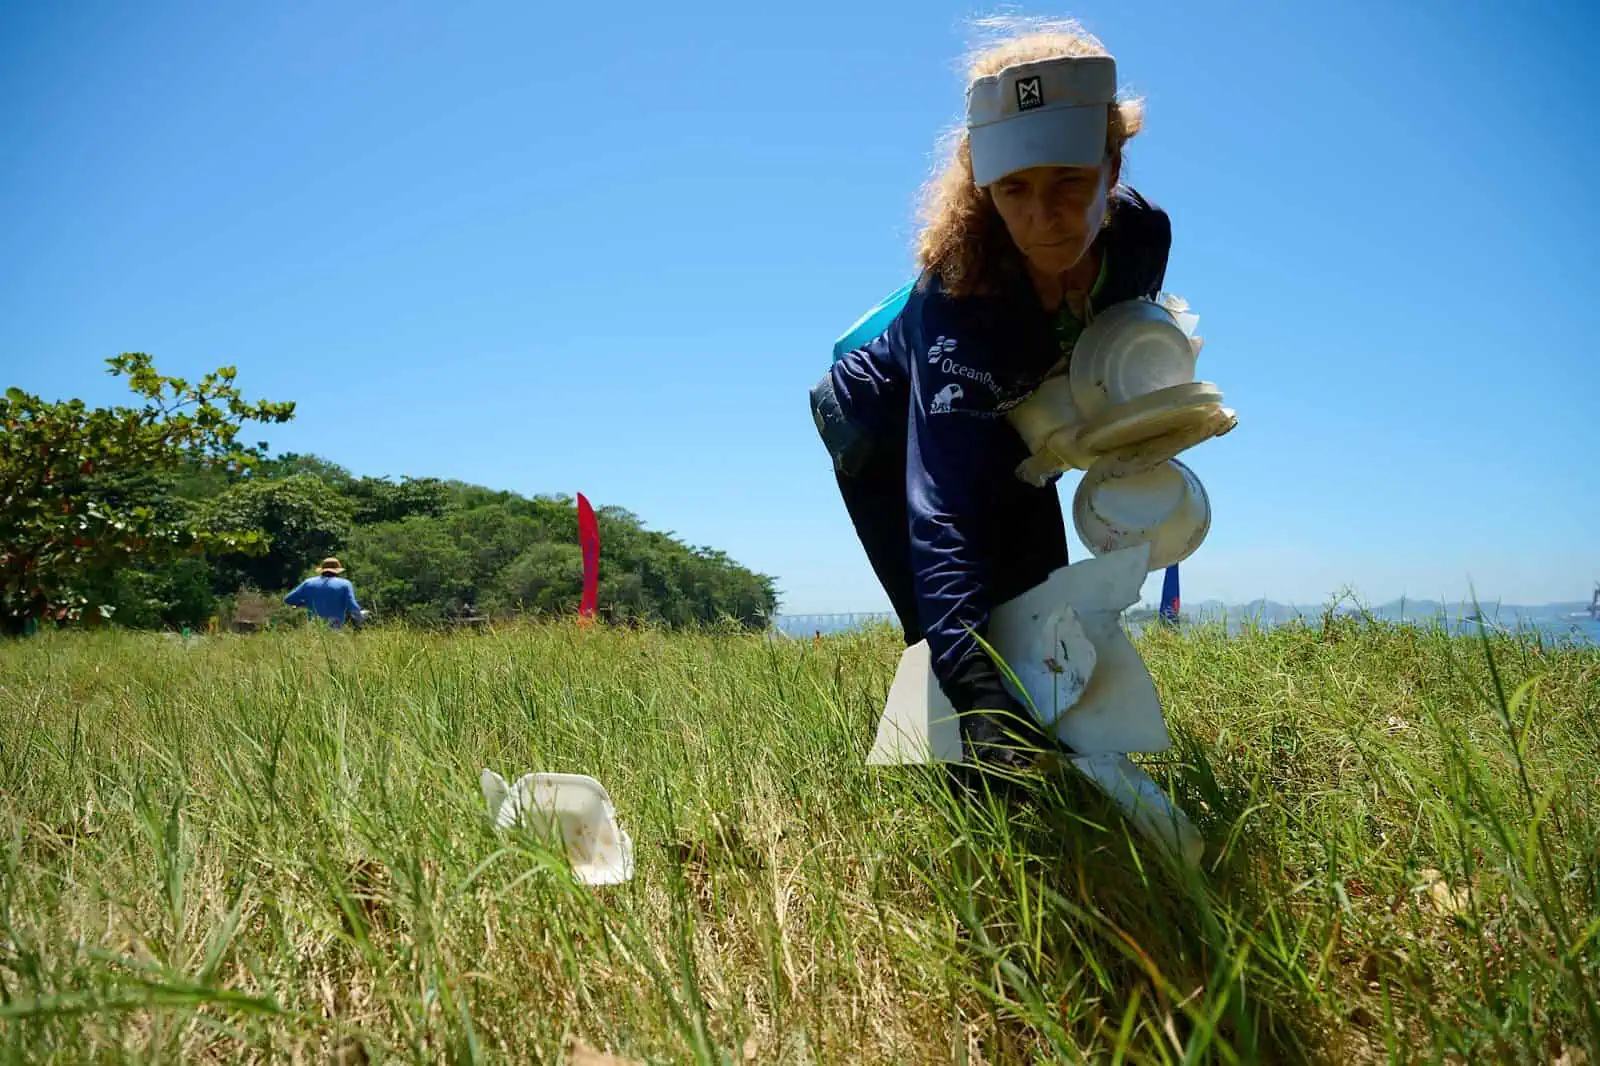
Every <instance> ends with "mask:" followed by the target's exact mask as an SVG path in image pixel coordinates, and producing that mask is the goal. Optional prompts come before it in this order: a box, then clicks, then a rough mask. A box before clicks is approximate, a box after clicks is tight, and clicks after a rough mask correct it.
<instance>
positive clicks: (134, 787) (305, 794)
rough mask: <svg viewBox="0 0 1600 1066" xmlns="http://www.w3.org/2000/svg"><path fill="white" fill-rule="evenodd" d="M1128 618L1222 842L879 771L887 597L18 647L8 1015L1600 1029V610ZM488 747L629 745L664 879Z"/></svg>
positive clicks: (1498, 1037)
mask: <svg viewBox="0 0 1600 1066" xmlns="http://www.w3.org/2000/svg"><path fill="white" fill-rule="evenodd" d="M1140 642H1141V646H1142V648H1143V650H1144V652H1145V654H1146V657H1147V659H1148V661H1149V663H1150V665H1151V669H1152V672H1153V673H1154V674H1155V677H1156V681H1157V684H1158V686H1159V688H1160V690H1161V692H1162V694H1163V698H1164V700H1165V702H1166V705H1167V709H1168V717H1169V722H1170V724H1171V726H1172V731H1173V735H1174V740H1175V746H1174V748H1173V750H1172V751H1170V752H1168V753H1165V754H1163V755H1160V756H1154V757H1151V758H1149V759H1146V760H1144V761H1145V763H1146V765H1147V767H1150V768H1151V769H1152V772H1153V773H1155V774H1157V775H1158V777H1160V778H1161V779H1162V780H1163V781H1164V782H1167V783H1169V784H1170V785H1171V787H1172V788H1173V790H1174V792H1175V794H1176V796H1177V797H1178V799H1179V800H1180V802H1182V803H1183V804H1184V806H1185V807H1186V808H1187V809H1188V811H1189V812H1190V813H1191V815H1192V816H1193V817H1194V819H1195V821H1196V822H1197V824H1198V825H1199V826H1200V828H1201V830H1202V831H1203V832H1204V834H1205V836H1206V839H1207V845H1208V850H1207V856H1206V868H1205V870H1204V871H1203V872H1202V873H1201V874H1199V875H1198V876H1186V875H1185V874H1184V873H1182V872H1181V871H1176V870H1172V869H1170V868H1167V867H1166V866H1165V865H1163V863H1162V860H1161V856H1160V854H1159V853H1158V852H1155V851H1154V850H1153V849H1151V848H1149V847H1147V846H1145V845H1144V844H1143V843H1142V842H1141V841H1140V840H1139V839H1138V838H1137V837H1136V836H1134V834H1133V833H1132V831H1131V829H1130V828H1129V827H1128V826H1127V825H1126V823H1124V822H1123V821H1122V820H1121V819H1120V818H1119V817H1118V816H1117V815H1116V814H1115V812H1114V811H1113V810H1112V809H1110V808H1109V807H1108V805H1107V804H1106V803H1105V802H1103V801H1102V800H1101V799H1100V798H1099V797H1098V796H1097V795H1096V794H1095V793H1093V792H1092V791H1091V790H1089V789H1088V788H1086V787H1083V786H1080V785H1079V784H1078V783H1076V782H1075V781H1074V780H1071V779H1064V780H1059V781H1052V782H1050V783H1049V784H1048V785H1047V786H1046V787H1044V788H1043V789H1042V790H1041V791H1040V793H1039V795H1038V797H1037V798H1036V799H1035V800H1034V801H1033V802H1031V803H1027V804H1023V805H1020V806H1017V807H1014V808H1008V807H1006V806H1004V805H1002V804H1001V803H999V802H993V803H989V802H961V801H957V800H956V799H954V798H953V797H952V796H951V794H950V793H949V791H948V790H947V789H945V788H944V787H942V786H941V784H940V783H939V780H938V778H937V777H936V776H935V775H934V774H933V773H932V772H931V771H926V770H924V769H921V768H899V769H895V770H869V769H867V768H866V767H865V766H864V765H863V759H864V756H865V754H866V752H867V750H868V748H869V747H870V745H871V741H872V736H873V731H874V728H875V723H876V719H877V712H878V709H879V706H880V703H881V700H882V698H883V695H884V693H885V692H886V690H887V687H888V683H889V679H890V677H891V675H892V671H893V666H894V663H895V659H896V654H897V650H898V649H897V648H896V646H895V644H894V639H893V636H892V635H891V634H889V633H887V632H886V631H885V632H878V633H873V634H868V635H861V636H854V637H840V638H834V639H829V640H824V641H822V642H821V643H820V644H813V643H812V642H810V641H799V642H783V641H778V642H773V641H768V640H766V639H764V638H762V637H755V636H739V635H726V634H723V635H719V634H710V633H707V634H699V635H668V634H662V633H651V632H626V631H605V630H580V629H578V628H576V627H571V626H556V625H552V626H543V627H527V628H516V629H510V630H504V631H500V632H497V633H488V634H480V635H473V636H454V637H452V636H442V635H429V634H424V633H419V632H409V631H404V630H372V631H368V632H365V633H359V634H343V635H341V634H332V633H326V632H317V631H310V630H308V631H300V632H290V633H278V634H270V635H260V636H253V637H228V636H225V637H215V638H209V639H204V640H200V641H195V642H192V643H190V644H187V645H185V644H183V643H180V642H179V641H177V640H173V639H167V638H162V637H159V636H154V635H140V634H128V633H121V634H119V633H102V634H97V635H92V636H71V635H47V636H44V637H40V638H37V639H33V640H29V641H24V642H17V643H12V644H9V645H4V646H0V829H3V837H0V1000H3V1002H0V1058H3V1059H4V1060H5V1061H26V1062H30V1063H43V1062H62V1063H65V1062H118V1061H138V1062H157V1061H161V1062H178V1061H183V1062H201V1063H207V1062H217V1063H222V1062H229V1063H231V1062H267V1061H273V1062H307V1063H313V1062H332V1061H339V1062H362V1061H371V1062H379V1061H398V1062H518V1063H526V1062H542V1063H556V1062H563V1061H567V1054H568V1052H567V1050H565V1049H566V1048H567V1047H568V1041H569V1039H571V1038H575V1037H576V1038H582V1040H583V1041H585V1042H586V1043H587V1044H588V1045H592V1046H594V1047H600V1048H606V1049H609V1050H611V1051H612V1052H614V1053H616V1054H618V1055H625V1056H627V1057H628V1059H629V1060H640V1061H648V1062H696V1063H720V1062H735V1063H742V1062H747V1061H748V1062H759V1063H797V1064H798V1063H813V1062H814V1063H934V1062H938V1063H979V1062H984V1063H1002V1062H1019V1063H1020V1062H1055V1061H1061V1062H1082V1061H1090V1062H1111V1063H1177V1062H1219V1063H1233V1062H1297V1061H1327V1062H1337V1063H1341V1064H1356V1063H1366V1062H1384V1061H1387V1062H1471V1063H1486V1062H1523V1063H1530V1064H1532V1063H1550V1062H1554V1061H1557V1059H1558V1056H1566V1057H1565V1059H1564V1061H1566V1062H1569V1063H1574V1062H1578V1061H1582V1058H1581V1056H1582V1055H1583V1054H1584V1053H1585V1052H1586V1053H1587V1055H1588V1058H1589V1061H1592V1062H1600V1016H1597V1013H1596V1007H1595V998H1596V995H1597V992H1600V947H1597V944H1596V940H1597V936H1600V828H1597V818H1596V817H1595V815H1596V813H1597V811H1596V808H1595V803H1596V801H1597V799H1600V780H1597V776H1600V758H1597V753H1600V723H1597V714H1596V712H1597V711H1600V651H1597V650H1595V649H1588V650H1582V649H1575V648H1563V647H1552V646H1548V645H1540V644H1539V643H1537V642H1536V641H1534V640H1531V639H1528V638H1520V637H1506V636H1499V637H1494V638H1491V639H1489V640H1488V641H1487V642H1484V641H1480V640H1475V639H1462V638H1452V637H1449V636H1446V635H1444V634H1442V633H1432V632H1424V631H1419V630H1414V629H1407V628H1399V627H1383V626H1375V625H1374V626H1367V625H1360V624H1356V623H1352V622H1330V623H1329V624H1328V625H1327V626H1326V627H1323V628H1311V629H1283V630H1276V631H1249V632H1246V633H1244V634H1241V635H1238V636H1234V637H1228V636H1226V635H1225V634H1223V633H1221V632H1220V631H1217V630H1208V629H1200V630H1196V631H1193V632H1187V633H1184V634H1181V635H1174V634H1169V633H1164V632H1153V633H1150V634H1148V635H1146V636H1144V637H1142V638H1141V641H1140ZM1491 653H1492V654H1491ZM486 766H487V767H490V768H493V769H495V770H498V771H499V772H501V773H502V774H504V775H505V776H506V777H507V778H512V777H514V776H516V775H518V774H521V773H523V772H526V771H528V770H532V769H543V770H558V771H577V772H584V773H590V774H593V775H595V776H596V777H598V778H599V779H600V780H601V781H602V782H604V784H605V785H606V786H607V788H608V789H609V790H610V791H611V793H612V795H613V797H614V799H615V800H616V803H617V807H618V811H619V816H620V818H621V819H622V821H623V824H624V827H625V828H626V829H627V830H628V831H629V833H630V834H631V835H632V837H633V839H634V842H635V854H636V860H637V874H636V877H635V879H634V880H633V881H632V882H631V883H629V884H627V885H624V886H620V887H617V888H611V889H601V890H592V889H587V888H583V887H580V886H577V885H575V884H573V883H572V882H571V881H570V879H569V878H567V877H566V876H565V875H564V872H563V871H564V868H563V866H562V863H561V860H560V858H559V857H557V856H554V855H552V854H550V853H548V852H547V851H544V850H543V849H542V848H541V846H540V844H539V843H538V842H537V841H536V840H534V839H531V838H528V837H526V836H522V835H519V834H510V835H503V834H496V833H495V831H494V830H493V829H492V827H491V826H490V825H489V824H488V815H487V811H486V810H485V809H484V807H483V801H482V799H481V796H480V794H479V791H478V784H477V778H478V773H479V771H480V770H481V769H482V768H484V767H486Z"/></svg>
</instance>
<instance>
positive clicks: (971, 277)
mask: <svg viewBox="0 0 1600 1066" xmlns="http://www.w3.org/2000/svg"><path fill="white" fill-rule="evenodd" d="M978 25H979V27H980V28H981V29H983V30H987V31H989V32H990V33H991V34H995V35H996V36H997V37H998V38H999V39H998V40H995V41H994V42H993V43H990V44H988V45H986V46H984V47H981V48H980V49H978V50H976V51H975V52H973V53H972V55H971V56H970V57H969V59H968V62H967V81H968V84H970V83H972V82H974V81H976V80H977V79H979V78H984V77H989V76H991V75H995V74H998V73H1000V71H1002V70H1004V69H1005V68H1007V67H1011V66H1016V65H1018V64H1020V63H1033V62H1038V61H1039V60H1043V59H1057V58H1060V57H1063V56H1103V55H1107V54H1109V53H1108V52H1107V51H1106V47H1105V45H1103V44H1101V43H1100V40H1099V38H1097V37H1095V36H1094V35H1093V34H1091V33H1089V32H1088V31H1087V30H1085V29H1084V28H1083V27H1082V26H1081V25H1079V24H1078V23H1077V22H1076V21H1075V20H1071V19H1018V18H995V19H983V20H980V21H979V23H978ZM1143 126H1144V102H1143V101H1142V100H1139V99H1137V98H1134V97H1127V96H1124V95H1122V94H1118V97H1117V102H1116V103H1115V104H1113V105H1112V106H1111V114H1110V117H1109V121H1108V122H1107V125H1106V149H1107V151H1108V152H1109V153H1110V158H1111V166H1112V177H1113V180H1115V178H1116V175H1118V174H1119V173H1120V172H1121V170H1122V149H1123V146H1124V145H1126V144H1127V143H1128V141H1129V140H1131V139H1132V138H1133V137H1135V136H1137V135H1138V133H1139V130H1140V129H1141V128H1142V127H1143ZM950 142H951V143H950V148H949V155H948V158H947V160H946V161H945V163H944V166H943V167H942V168H941V169H940V170H939V171H938V173H936V174H935V175H934V176H933V178H932V179H931V180H930V181H929V182H928V184H927V185H926V186H925V187H924V188H923V191H922V206H921V211H920V212H919V214H920V218H921V221H922V231H921V233H919V234H918V237H917V266H918V268H920V269H921V270H923V271H927V272H929V273H931V274H935V275H937V276H938V278H939V281H940V282H941V284H942V285H943V287H944V290H945V291H946V292H948V293H949V294H950V295H952V296H958V297H959V296H971V295H974V294H976V293H988V292H994V291H996V290H998V289H1000V288H1002V287H1003V286H1005V285H1006V283H1007V282H1009V281H1014V280H1016V279H1018V278H1020V277H1021V276H1023V275H1022V269H1023V268H1022V261H1021V260H1022V257H1021V255H1020V254H1019V253H1018V252H1017V249H1016V246H1015V245H1014V244H1012V242H1011V237H1010V235H1009V234H1008V233H1007V232H1006V227H1005V223H1004V222H1002V221H1001V219H1000V215H999V212H997V211H996V210H995V207H994V201H993V200H991V199H990V196H989V191H988V190H987V189H983V188H980V187H979V186H978V185H977V183H976V182H975V181H974V180H973V177H972V147H971V144H970V143H969V142H968V139H967V131H966V129H965V127H958V128H957V129H956V130H955V131H953V133H952V135H951V137H950Z"/></svg>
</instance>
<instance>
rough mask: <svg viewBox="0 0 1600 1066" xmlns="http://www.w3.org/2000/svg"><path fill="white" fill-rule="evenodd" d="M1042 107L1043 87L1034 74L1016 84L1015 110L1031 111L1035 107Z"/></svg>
mask: <svg viewBox="0 0 1600 1066" xmlns="http://www.w3.org/2000/svg"><path fill="white" fill-rule="evenodd" d="M1043 106H1044V85H1043V84H1042V83H1041V82H1040V81H1039V76H1038V75H1037V74H1035V75H1034V76H1033V77H1031V78H1023V79H1021V80H1019V81H1018V82H1017V110H1018V111H1032V110H1033V109H1034V108H1036V107H1043Z"/></svg>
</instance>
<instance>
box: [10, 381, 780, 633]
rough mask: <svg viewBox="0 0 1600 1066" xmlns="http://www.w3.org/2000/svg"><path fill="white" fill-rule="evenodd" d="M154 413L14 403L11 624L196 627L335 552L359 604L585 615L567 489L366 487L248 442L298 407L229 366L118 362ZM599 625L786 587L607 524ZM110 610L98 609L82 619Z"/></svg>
mask: <svg viewBox="0 0 1600 1066" xmlns="http://www.w3.org/2000/svg"><path fill="white" fill-rule="evenodd" d="M110 362H111V364H112V372H113V373H117V374H121V375H124V376H126V377H127V378H128V381H129V384H130V386H131V387H132V388H133V390H134V392H135V393H136V394H138V395H140V396H142V397H144V398H145V400H146V401H147V403H146V406H145V407H144V408H142V409H134V408H109V409H92V410H91V409H89V408H86V407H85V406H84V404H83V403H82V402H81V401H77V400H73V401H69V402H67V403H46V402H44V401H42V400H40V399H39V398H38V397H35V396H29V395H27V394H24V393H22V392H20V391H17V390H15V389H13V390H11V391H10V392H8V393H7V394H6V397H5V399H4V400H0V420H3V422H4V424H5V425H6V427H7V430H6V434H5V436H4V438H3V439H0V545H5V547H4V549H0V621H4V622H5V623H6V628H8V629H11V630H15V629H19V628H21V626H22V623H23V622H24V621H25V620H27V619H30V618H34V619H42V618H46V617H49V618H55V619H57V620H59V621H63V622H67V621H72V620H76V619H79V618H84V617H87V619H88V620H90V621H94V620H98V619H99V618H101V617H106V616H111V617H115V618H116V620H117V622H118V623H119V624H121V625H126V626H131V627H152V626H182V625H189V626H197V625H199V624H201V623H202V622H204V621H205V620H206V619H208V618H209V617H211V615H212V613H213V612H215V611H216V609H217V601H216V597H219V596H220V597H224V598H227V599H229V601H230V602H231V601H232V600H233V599H234V598H235V597H234V594H236V593H238V592H239V591H240V590H241V589H245V588H250V589H256V590H261V592H262V593H264V594H272V595H276V596H278V597H279V598H281V596H282V594H283V592H285V591H287V590H288V589H289V588H291V587H293V586H294V585H295V584H297V583H298V582H299V581H300V579H301V578H302V577H303V576H305V575H306V574H307V573H308V572H309V570H310V568H311V567H312V566H314V565H315V564H316V562H317V561H318V560H320V559H322V558H323V557H324V556H327V555H338V556H340V557H341V559H343V561H344V562H345V565H346V566H347V567H348V568H349V571H350V572H349V576H350V577H351V579H352V580H354V581H355V583H356V589H357V596H358V598H359V599H360V600H361V602H362V605H363V607H366V608H368V609H371V610H374V611H375V613H376V614H377V615H378V616H379V617H381V618H386V619H397V618H403V619H409V620H412V621H417V622H434V621H440V620H443V619H446V618H448V617H450V616H451V615H454V614H456V613H458V612H461V611H462V610H464V609H466V608H469V607H471V608H475V609H478V610H487V611H490V612H492V613H494V614H497V615H502V616H504V615H510V614H519V613H533V614H544V615H551V614H566V613H572V612H575V611H576V610H577V606H578V599H579V594H580V589H581V584H582V557H581V555H580V553H579V549H578V520H577V508H576V506H575V501H574V499H573V498H572V497H570V496H565V495H553V496H535V497H531V498H530V497H526V496H520V495H518V494H516V493H513V492H505V491H499V490H495V489H489V488H485V487H483V486H480V485H469V484H466V483H464V482H459V481H441V480H439V479H436V478H410V477H407V478H402V479H401V480H399V481H392V480H390V479H388V478H379V477H358V476H356V475H354V474H352V473H351V472H350V471H348V470H346V469H345V468H344V467H342V466H339V465H338V464H336V463H332V462H329V461H328V460H326V459H322V458H320V457H318V456H315V455H302V454H295V453H288V454H284V455H279V456H277V457H268V456H266V455H265V454H264V453H265V449H266V446H265V444H258V445H255V446H251V447H245V446H243V445H241V444H239V443H238V441H237V435H238V432H239V428H240V425H241V424H242V423H243V422H246V421H260V422H283V421H286V420H288V419H289V418H290V417H291V415H292V413H293V405H292V404H273V403H256V404H251V403H248V402H246V401H245V400H244V399H243V398H242V397H241V396H240V394H239V392H238V391H237V389H235V388H234V386H233V378H234V372H233V369H232V368H231V367H224V368H222V369H221V370H218V371H217V372H215V373H214V374H211V375H208V376H207V377H206V378H205V379H203V380H202V381H201V382H200V383H199V384H198V385H192V386H191V385H190V384H189V383H188V382H186V381H184V380H182V379H181V378H167V377H162V376H161V375H159V374H157V373H156V372H155V370H154V369H153V368H152V367H151V364H150V358H149V357H148V356H145V355H124V356H119V357H118V358H116V359H113V360H110ZM597 517H598V519H599V524H600V536H601V562H600V589H599V593H600V612H601V614H602V616H603V617H606V618H609V619H612V620H616V621H631V620H640V621H648V622H654V623H664V624H667V625H688V624H693V623H712V622H723V621H727V620H733V621H735V622H737V623H739V624H743V625H747V626H760V625H764V624H765V621H766V619H767V618H768V617H769V616H770V615H771V614H772V613H773V611H775V610H776V607H777V596H776V594H775V591H774V589H773V584H772V579H771V578H768V577H766V576H764V575H760V574H754V573H751V572H750V571H748V570H746V569H744V568H743V567H740V566H738V565H737V564H736V563H734V562H733V560H731V559H729V558H728V557H727V556H726V555H724V554H723V553H721V552H718V551H714V550H712V549H709V548H691V547H689V546H687V545H685V544H683V543H682V542H680V541H679V540H677V539H676V538H675V537H673V536H672V535H671V534H669V533H658V532H653V531H650V530H646V529H645V528H644V527H643V525H642V524H641V523H640V521H639V519H638V518H637V517H636V516H635V515H633V514H632V513H631V512H629V511H627V510H625V509H623V508H620V507H602V508H600V509H599V511H598V512H597ZM88 607H96V608H99V610H96V611H92V612H90V613H89V614H88V615H85V608H88Z"/></svg>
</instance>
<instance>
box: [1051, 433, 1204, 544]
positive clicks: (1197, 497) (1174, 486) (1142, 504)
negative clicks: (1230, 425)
mask: <svg viewBox="0 0 1600 1066" xmlns="http://www.w3.org/2000/svg"><path fill="white" fill-rule="evenodd" d="M1072 525H1073V528H1074V529H1075V530H1077V533H1078V539H1079V540H1081V541H1083V544H1084V546H1085V547H1086V548H1088V549H1089V550H1090V551H1091V552H1093V553H1094V554H1095V555H1104V554H1106V553H1108V552H1114V551H1120V550H1122V549H1124V548H1129V547H1132V546H1134V545H1136V544H1141V543H1143V544H1149V545H1150V558H1149V562H1148V566H1149V568H1150V570H1152V571H1154V570H1165V569H1166V568H1167V567H1169V566H1171V565H1172V564H1173V563H1178V562H1182V561H1183V560H1184V559H1187V558H1188V557H1189V556H1191V555H1193V554H1194V552H1195V550H1196V549H1197V548H1199V547H1200V544H1201V542H1202V541H1204V540H1205V538H1206V534H1207V533H1208V532H1210V530H1211V500H1210V497H1209V496H1207V495H1206V490H1205V486H1203V485H1201V484H1200V479H1199V478H1197V477H1195V475H1194V471H1192V470H1190V469H1189V468H1188V467H1187V466H1185V465H1183V464H1182V463H1180V462H1178V460H1176V459H1169V460H1168V461H1167V462H1165V463H1162V464H1160V465H1159V466H1155V467H1152V468H1150V469H1148V470H1144V471H1141V472H1138V473H1130V474H1116V473H1111V472H1109V471H1108V469H1107V467H1105V466H1102V465H1100V464H1096V465H1095V466H1094V467H1092V468H1091V469H1090V471H1089V473H1088V474H1087V475H1085V476H1084V478H1083V480H1082V481H1081V482H1079V483H1078V489H1077V491H1076V492H1075V493H1073V496H1072Z"/></svg>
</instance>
